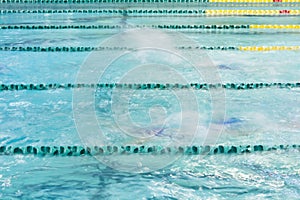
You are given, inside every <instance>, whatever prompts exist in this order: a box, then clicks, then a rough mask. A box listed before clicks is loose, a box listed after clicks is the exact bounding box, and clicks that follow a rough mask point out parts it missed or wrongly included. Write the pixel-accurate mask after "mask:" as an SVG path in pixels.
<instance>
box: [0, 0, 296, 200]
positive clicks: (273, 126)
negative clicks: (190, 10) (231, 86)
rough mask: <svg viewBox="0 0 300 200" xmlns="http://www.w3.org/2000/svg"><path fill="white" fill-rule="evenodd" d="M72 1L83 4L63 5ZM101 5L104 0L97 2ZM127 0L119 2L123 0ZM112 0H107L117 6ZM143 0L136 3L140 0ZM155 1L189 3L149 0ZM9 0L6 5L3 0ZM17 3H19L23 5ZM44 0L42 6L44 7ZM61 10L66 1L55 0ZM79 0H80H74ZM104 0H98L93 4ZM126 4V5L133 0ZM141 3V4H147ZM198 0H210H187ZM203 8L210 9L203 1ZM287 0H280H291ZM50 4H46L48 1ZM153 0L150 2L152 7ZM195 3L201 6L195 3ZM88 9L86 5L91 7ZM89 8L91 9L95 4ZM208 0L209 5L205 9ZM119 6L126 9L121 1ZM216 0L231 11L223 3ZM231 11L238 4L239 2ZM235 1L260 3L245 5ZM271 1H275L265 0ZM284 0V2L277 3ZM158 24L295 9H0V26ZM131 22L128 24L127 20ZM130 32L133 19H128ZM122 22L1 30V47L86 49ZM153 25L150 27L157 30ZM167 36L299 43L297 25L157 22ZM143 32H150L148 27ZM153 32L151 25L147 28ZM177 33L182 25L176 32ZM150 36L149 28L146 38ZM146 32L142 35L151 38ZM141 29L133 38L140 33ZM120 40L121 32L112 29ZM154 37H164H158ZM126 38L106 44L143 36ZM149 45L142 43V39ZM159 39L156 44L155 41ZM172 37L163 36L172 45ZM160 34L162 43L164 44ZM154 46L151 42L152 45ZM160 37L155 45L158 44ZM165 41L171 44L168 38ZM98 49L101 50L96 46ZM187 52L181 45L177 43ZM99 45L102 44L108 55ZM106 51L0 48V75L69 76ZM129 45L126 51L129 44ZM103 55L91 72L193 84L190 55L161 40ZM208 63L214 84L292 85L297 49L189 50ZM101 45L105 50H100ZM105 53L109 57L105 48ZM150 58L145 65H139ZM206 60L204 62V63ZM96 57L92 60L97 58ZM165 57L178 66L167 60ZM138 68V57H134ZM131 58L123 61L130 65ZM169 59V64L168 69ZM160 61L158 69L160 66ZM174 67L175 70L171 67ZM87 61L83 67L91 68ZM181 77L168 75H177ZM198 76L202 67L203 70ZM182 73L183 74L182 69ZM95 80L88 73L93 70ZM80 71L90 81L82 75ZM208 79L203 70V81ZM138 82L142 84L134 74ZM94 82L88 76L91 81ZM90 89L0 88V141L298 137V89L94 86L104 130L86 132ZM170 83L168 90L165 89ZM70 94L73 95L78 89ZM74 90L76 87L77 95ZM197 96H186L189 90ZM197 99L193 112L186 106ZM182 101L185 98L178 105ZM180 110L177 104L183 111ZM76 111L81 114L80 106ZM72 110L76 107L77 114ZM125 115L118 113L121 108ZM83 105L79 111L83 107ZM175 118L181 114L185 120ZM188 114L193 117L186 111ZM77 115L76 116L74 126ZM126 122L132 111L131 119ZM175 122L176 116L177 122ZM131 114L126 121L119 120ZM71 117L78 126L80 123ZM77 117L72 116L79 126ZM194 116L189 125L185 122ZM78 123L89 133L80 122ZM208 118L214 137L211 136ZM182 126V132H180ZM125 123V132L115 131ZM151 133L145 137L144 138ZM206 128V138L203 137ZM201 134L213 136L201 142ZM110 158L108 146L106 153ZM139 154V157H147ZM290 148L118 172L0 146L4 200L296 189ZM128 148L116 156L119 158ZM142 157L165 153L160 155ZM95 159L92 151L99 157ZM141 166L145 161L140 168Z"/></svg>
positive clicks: (90, 160) (82, 160)
mask: <svg viewBox="0 0 300 200" xmlns="http://www.w3.org/2000/svg"><path fill="white" fill-rule="evenodd" d="M72 5H73V6H75V7H74V9H77V8H78V7H79V9H80V8H81V7H84V8H92V7H91V5H88V4H87V5H85V4H82V5H78V4H70V8H71V7H72ZM103 5H104V4H103ZM120 5H121V6H124V4H120ZM120 5H119V4H117V3H116V4H114V5H110V4H109V6H111V7H117V8H118V6H120ZM147 5H148V4H145V5H144V6H147ZM149 5H151V6H152V7H154V8H157V9H158V8H162V9H163V8H168V6H169V7H171V8H177V6H178V7H179V8H181V7H189V5H183V4H180V3H179V4H178V5H176V3H173V4H172V5H168V4H167V3H164V4H157V5H156V6H153V5H154V4H151V3H149ZM9 6H11V7H9ZM22 6H25V7H22ZM49 6H50V5H49ZM64 6H65V7H67V9H69V7H68V4H64ZM76 6H77V7H76ZM80 6H81V7H80ZM97 6H101V4H97ZM127 6H129V7H130V6H131V7H134V6H136V5H135V4H134V3H132V4H128V5H127ZM151 6H149V7H151ZM193 6H194V7H197V8H198V9H201V6H203V8H204V9H207V8H209V4H201V3H199V4H197V5H194V4H193ZM207 6H208V7H207ZM298 6H299V4H297V3H296V4H295V7H292V8H289V7H288V8H286V7H284V6H283V7H282V8H283V9H297V8H299V7H298ZM56 7H57V5H52V4H51V6H50V7H49V8H50V9H55V8H56ZM152 7H151V8H152ZM199 7H200V8H199ZM45 8H47V4H34V5H32V7H30V4H24V5H23V4H17V3H16V4H13V3H12V4H11V5H8V4H6V3H3V2H2V3H0V10H1V11H2V10H6V9H25V10H26V9H28V10H30V9H45ZM94 8H95V7H94ZM97 8H98V7H97ZM214 8H215V7H214ZM122 9H123V8H122ZM218 9H228V7H220V8H218ZM239 9H240V8H239ZM243 9H260V8H257V7H243ZM270 9H275V8H274V7H270ZM276 9H281V7H278V8H277V7H276ZM124 24H125V25H130V26H136V25H146V26H151V25H159V24H179V25H184V24H192V25H194V24H199V25H200V24H206V25H209V24H219V25H220V24H221V25H224V24H225V25H228V24H235V25H240V24H283V25H284V24H294V25H300V18H299V16H282V17H280V16H217V17H214V16H213V17H205V16H198V17H195V16H147V15H145V16H125V17H124V16H122V15H109V14H107V15H104V14H103V15H102V14H90V13H89V14H87V13H69V14H68V13H64V14H62V13H61V14H58V13H54V14H44V13H38V14H37V13H29V14H28V13H6V14H5V13H4V14H3V13H2V14H0V27H4V26H10V25H12V26H19V25H25V26H27V25H28V26H33V25H34V26H38V25H120V26H122V25H124ZM132 29H133V28H132ZM133 30H135V29H133ZM130 31H131V29H41V30H40V29H37V30H32V29H1V28H0V47H2V48H4V47H10V48H11V47H95V46H101V45H102V44H110V43H109V41H110V40H111V39H112V38H113V37H112V36H115V35H118V34H121V35H122V34H123V32H129V33H131V32H130ZM155 31H156V30H155ZM165 32H166V33H167V36H168V37H170V38H171V39H173V41H176V39H178V38H185V39H186V40H188V41H192V42H187V43H183V41H182V40H177V41H176V44H174V46H176V45H177V46H185V47H187V46H186V44H188V45H190V44H192V45H193V46H194V47H196V46H205V47H216V46H223V47H229V46H234V47H240V46H242V47H243V46H300V40H299V34H300V32H299V29H258V30H256V29H234V30H233V29H231V30H211V29H208V30H207V29H199V30H194V29H193V30H191V29H174V30H161V33H162V35H159V36H164V34H165ZM150 33H151V31H149V35H151V34H150ZM155 33H156V32H155ZM178 34H179V35H178ZM149 35H148V36H149ZM149 37H150V36H149ZM143 38H147V35H142V36H141V38H135V39H136V40H137V41H138V39H141V41H144V40H143ZM117 39H118V37H117ZM155 41H164V40H160V39H159V37H158V39H157V38H155V39H153V43H155ZM133 43H135V40H132V41H125V42H124V41H121V39H120V41H117V42H115V43H113V44H119V46H122V45H124V44H126V45H128V46H131V45H133V46H134V45H141V44H140V43H139V42H136V44H133ZM151 45H152V44H150V46H151ZM159 45H162V46H164V43H162V44H159ZM171 46H172V45H171ZM171 46H170V44H166V48H167V49H168V48H171ZM152 47H153V46H152ZM159 47H160V46H159ZM172 48H174V47H172ZM105 51H106V52H105ZM188 51H191V50H188V49H183V50H178V52H183V54H184V55H186V52H188ZM107 52H108V53H107ZM110 52H115V51H110V50H102V51H98V52H88V51H83V52H81V51H76V52H66V51H60V52H56V51H53V52H52V51H49V52H33V51H3V50H1V51H0V84H41V83H43V84H47V83H59V84H66V83H77V82H78V77H80V70H82V69H83V67H84V66H85V64H86V63H87V62H88V60H89V58H91V57H92V56H93V55H99V54H105V53H107V55H109V53H110ZM126 53H127V54H126ZM126 53H125V54H124V55H122V56H121V57H119V58H118V59H116V60H114V61H113V62H111V63H110V64H109V67H108V68H107V69H106V71H105V72H104V73H103V75H102V76H101V78H99V77H98V80H97V81H98V82H104V83H116V82H120V83H148V82H151V83H152V82H155V83H156V82H161V83H176V82H174V81H179V80H180V81H181V80H182V81H183V82H184V83H185V82H188V83H202V82H205V80H207V77H206V76H205V75H207V74H205V73H204V74H202V75H200V76H199V75H198V74H197V73H196V72H195V69H194V68H193V67H192V64H191V63H188V62H187V61H186V60H184V59H182V57H180V56H179V57H178V56H177V54H176V55H175V54H172V53H170V52H167V51H162V50H160V49H158V48H157V49H154V50H153V49H150V50H147V49H144V50H143V49H142V50H133V51H131V52H130V51H129V53H128V52H126ZM190 53H191V55H199V57H201V58H202V59H204V60H205V61H206V63H207V64H208V65H210V67H211V68H209V69H208V71H209V72H210V71H211V73H215V72H216V73H217V74H218V77H217V80H218V81H219V83H261V82H262V83H296V82H298V81H299V75H300V68H299V63H300V51H299V49H298V50H285V51H239V50H197V49H196V50H192V51H191V52H190ZM105 55H106V54H105ZM108 57H109V56H108ZM98 62H99V63H100V62H104V60H100V61H99V60H98ZM149 63H150V66H151V67H149V66H148V65H147V64H149ZM206 63H205V64H206ZM99 65H101V64H99ZM170 65H172V66H175V68H174V69H176V70H173V71H172V70H170V68H171V67H170ZM135 66H138V67H135ZM130 67H132V68H130ZM171 69H172V68H171ZM164 70H165V71H164ZM172 73H173V74H172ZM92 74H93V71H89V75H90V76H91V77H92ZM178 74H179V75H180V78H177V77H176V76H177V75H178ZM203 75H204V76H203ZM182 77H185V80H183V79H181V78H182ZM91 79H92V78H91ZM87 80H89V79H87ZM208 80H209V79H208ZM142 81H144V82H142ZM95 83H97V82H95ZM85 90H87V91H93V90H92V89H84V88H83V89H80V88H78V89H56V90H51V89H50V90H20V91H16V90H6V91H0V146H15V147H25V146H29V145H30V146H68V145H70V146H82V145H83V146H84V145H91V146H92V145H106V144H109V145H116V146H119V145H124V144H133V145H135V144H138V145H141V144H151V145H153V144H154V145H165V146H167V145H179V146H180V145H182V146H184V145H203V144H206V143H208V144H209V145H225V146H226V145H229V146H230V145H235V146H239V145H258V144H259V145H265V146H274V145H281V144H283V145H293V144H299V142H300V124H299V120H300V107H299V102H300V92H299V91H300V90H299V88H283V89H281V88H262V89H255V90H250V89H249V90H222V91H221V92H220V93H218V92H217V91H218V90H215V91H216V93H213V92H214V90H213V91H210V90H192V91H190V90H184V89H183V90H180V89H178V90H176V89H175V90H172V89H171V90H131V89H129V90H128V89H111V88H102V89H99V88H98V89H96V90H94V91H93V93H92V94H93V100H94V102H93V110H94V111H95V112H94V113H95V118H96V120H97V122H98V123H99V124H100V125H101V130H102V132H103V135H104V136H105V140H101V139H99V138H98V137H97V136H95V135H93V134H94V132H93V131H94V130H93V127H94V126H92V125H91V124H89V123H88V119H90V118H91V116H89V115H88V110H89V109H88V108H87V109H86V110H87V112H86V113H85V111H84V109H85V106H89V104H88V101H87V100H86V96H81V97H82V99H80V101H78V102H79V103H84V102H85V101H87V104H86V105H85V104H80V106H82V108H80V106H78V104H76V103H74V101H76V99H75V100H74V98H75V97H76V94H77V95H78V94H81V93H80V92H81V91H85ZM174 91H175V92H174ZM76 92H78V93H76ZM74 93H75V96H74ZM191 99H192V100H195V101H192V100H191ZM194 104H195V105H196V106H197V107H196V110H195V109H194V108H195V107H193V105H194ZM184 105H187V107H184ZM183 108H185V110H182V109H183ZM76 109H78V110H79V111H81V112H82V113H79V114H80V116H78V111H76ZM76 112H77V114H76ZM128 113H129V114H130V116H127V114H128ZM85 115H87V116H85ZM182 116H183V117H184V118H185V119H182ZM195 116H196V117H195ZM81 119H84V120H85V121H84V123H87V124H83V125H84V126H83V125H82V123H83V122H82V121H80V120H81ZM128 120H129V121H128ZM182 120H183V121H184V120H185V121H184V122H183V121H182ZM128 122H130V123H128ZM78 123H79V124H78ZM80 123H81V124H80ZM194 123H196V124H197V130H196V131H195V130H194V128H195V127H194ZM78 127H84V128H85V129H86V133H82V132H80V130H79V129H80V128H78ZM212 127H214V128H216V129H218V130H219V131H220V135H214V136H210V135H209V134H210V130H212ZM180 128H182V129H181V131H178V130H179V129H180ZM124 132H125V134H124ZM149 138H150V139H149ZM207 138H208V140H206V139H207ZM209 139H210V140H209ZM112 156H113V155H112ZM146 156H147V155H146ZM299 158H300V157H299V149H290V150H276V151H265V152H253V153H247V154H216V155H206V156H199V155H184V156H181V157H180V158H179V159H176V160H175V159H174V160H173V161H174V162H171V163H170V164H168V163H167V164H168V165H167V164H166V165H162V166H163V167H161V168H158V169H156V170H147V169H146V168H147V167H149V166H146V167H145V170H144V171H143V170H141V171H136V172H143V173H134V172H133V171H130V172H128V170H125V171H120V170H118V169H119V168H118V167H112V166H110V165H109V166H107V165H106V164H103V163H102V162H100V161H99V159H97V157H96V158H95V157H93V156H38V155H5V154H1V156H0V159H1V161H0V163H1V165H0V187H1V190H0V198H1V199H34V198H41V199H133V198H136V199H229V198H232V199H282V198H287V199H297V198H298V197H299V195H300V163H299ZM126 159H127V157H126V155H124V156H122V155H121V156H120V160H119V162H120V163H122V162H126ZM149 159H151V160H150V163H151V162H152V163H154V164H155V163H158V162H162V159H161V158H160V155H157V156H155V155H154V156H152V157H150V158H149ZM100 160H101V159H100ZM141 169H144V168H141Z"/></svg>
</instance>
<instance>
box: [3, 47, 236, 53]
mask: <svg viewBox="0 0 300 200" xmlns="http://www.w3.org/2000/svg"><path fill="white" fill-rule="evenodd" d="M177 49H183V50H184V49H199V50H239V47H234V46H228V47H224V46H216V47H208V46H196V47H184V46H181V47H177ZM104 50H115V51H123V50H130V51H134V50H136V49H134V48H129V47H101V46H100V47H66V46H65V47H39V46H31V47H15V46H10V47H1V46H0V51H29V52H90V51H104Z"/></svg>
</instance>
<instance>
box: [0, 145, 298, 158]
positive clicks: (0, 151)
mask: <svg viewBox="0 0 300 200" xmlns="http://www.w3.org/2000/svg"><path fill="white" fill-rule="evenodd" d="M278 150H286V151H289V150H298V151H300V145H296V144H294V145H273V146H268V145H239V146H224V145H218V146H198V145H193V146H178V147H175V146H174V147H164V146H146V145H139V146H135V145H121V146H109V145H108V146H91V147H84V146H25V147H13V146H0V155H2V156H3V155H37V156H107V155H132V154H136V155H166V154H169V155H176V154H179V155H180V154H181V155H216V154H245V153H255V152H264V151H278Z"/></svg>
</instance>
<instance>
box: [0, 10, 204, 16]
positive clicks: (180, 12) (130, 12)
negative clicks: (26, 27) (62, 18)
mask: <svg viewBox="0 0 300 200" xmlns="http://www.w3.org/2000/svg"><path fill="white" fill-rule="evenodd" d="M0 13H2V14H6V13H51V14H54V13H98V14H120V15H139V14H140V15H147V14H178V15H184V14H186V15H187V14H188V15H195V14H200V15H201V14H205V10H181V9H179V10H178V9H172V10H167V9H164V10H145V9H142V10H141V9H134V10H122V9H67V10H66V9H59V10H55V9H53V10H52V9H51V10H50V9H42V10H40V9H38V10H1V11H0Z"/></svg>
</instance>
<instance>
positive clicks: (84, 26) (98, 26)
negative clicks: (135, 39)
mask: <svg viewBox="0 0 300 200" xmlns="http://www.w3.org/2000/svg"><path fill="white" fill-rule="evenodd" d="M120 28H157V29H249V28H250V25H150V26H148V25H134V26H130V25H128V26H121V25H1V26H0V29H2V30H4V29H30V30H35V29H120Z"/></svg>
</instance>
